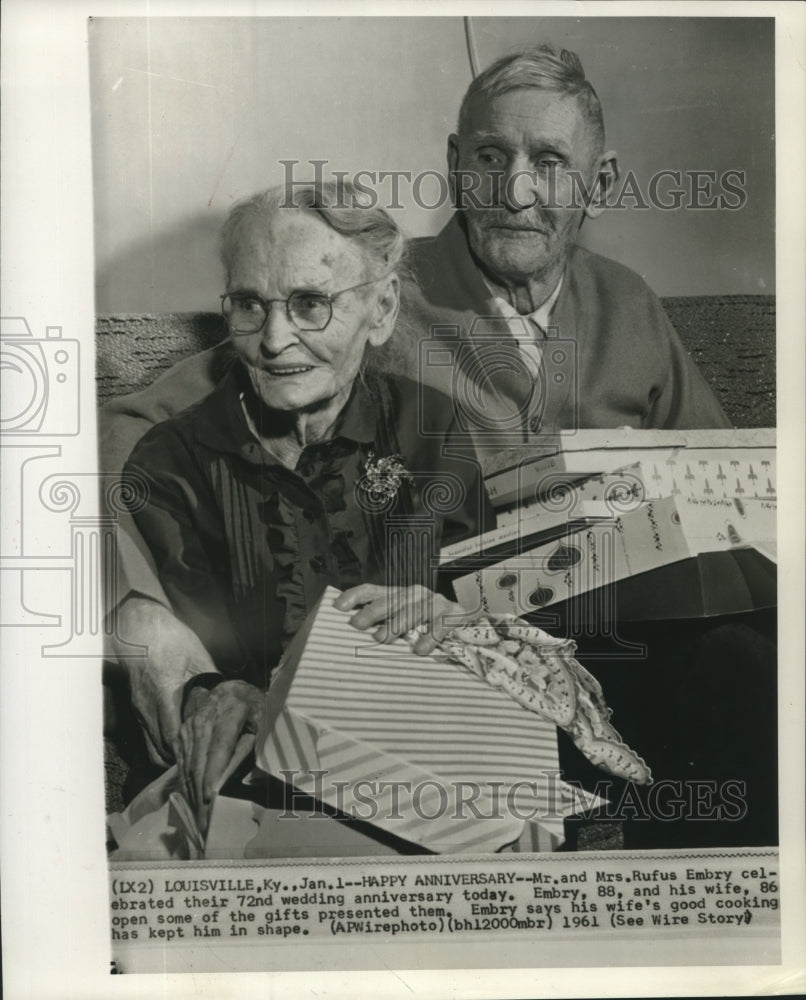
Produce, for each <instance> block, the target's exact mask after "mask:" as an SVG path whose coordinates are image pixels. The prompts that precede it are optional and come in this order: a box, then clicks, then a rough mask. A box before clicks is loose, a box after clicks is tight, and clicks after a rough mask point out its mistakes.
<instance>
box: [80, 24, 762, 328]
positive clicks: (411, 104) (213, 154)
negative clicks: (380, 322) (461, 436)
mask: <svg viewBox="0 0 806 1000" xmlns="http://www.w3.org/2000/svg"><path fill="white" fill-rule="evenodd" d="M471 24H472V30H473V33H474V36H475V40H476V49H477V53H478V58H479V64H480V66H482V67H484V66H486V65H488V64H489V63H490V62H492V61H493V60H494V59H495V58H497V57H498V56H499V55H502V54H504V53H506V52H510V51H513V50H515V49H518V48H521V47H524V46H526V45H529V44H537V43H539V42H541V41H553V42H554V43H556V44H557V45H559V46H562V47H567V48H571V49H573V50H574V51H576V52H577V53H578V54H579V55H580V57H581V59H582V62H583V65H584V66H585V70H586V73H587V76H588V78H589V79H590V80H591V82H592V83H593V85H594V87H595V88H596V90H597V92H598V94H599V97H600V99H601V101H602V104H603V107H604V113H605V126H606V130H607V145H608V147H612V148H615V149H616V150H617V151H618V153H619V160H620V165H621V169H622V174H624V173H626V171H628V170H632V171H634V173H635V175H636V176H637V177H638V179H639V181H640V182H641V185H642V188H643V190H644V191H645V190H646V185H647V184H648V181H649V178H650V177H651V176H652V174H653V173H655V172H656V171H658V170H662V169H670V170H674V169H678V170H682V171H685V170H714V171H716V172H717V174H718V175H721V174H722V173H723V172H724V171H726V170H729V169H737V170H744V171H745V172H746V174H747V180H746V185H745V186H746V192H747V203H746V205H745V206H744V208H743V209H742V210H740V211H708V210H691V209H689V210H682V209H681V210H678V211H665V212H664V211H659V210H658V209H650V210H648V211H643V210H635V209H630V210H626V211H617V210H610V211H608V212H607V213H605V215H604V216H603V217H602V218H601V219H599V220H597V221H596V222H594V223H587V224H586V225H585V227H584V228H583V233H582V239H581V242H583V243H584V244H585V245H587V246H589V247H591V248H592V249H594V250H597V251H599V252H600V253H604V254H606V255H608V256H610V257H613V258H615V259H617V260H619V261H621V262H623V263H625V264H627V265H628V266H630V267H632V268H633V269H635V270H636V271H638V272H639V273H640V274H642V275H643V276H644V277H645V278H646V279H647V281H648V282H649V284H650V285H651V286H652V287H653V288H654V289H655V291H656V292H657V293H658V294H659V295H697V294H714V295H716V294H730V293H746V294H755V293H771V292H774V290H775V288H774V249H775V234H774V179H775V154H774V54H773V22H772V20H771V19H761V18H741V19H738V18H645V17H638V18H622V17H619V18H601V17H596V18H580V19H576V18H550V17H532V18H473V19H472V21H471ZM89 37H90V73H91V80H90V82H91V93H92V135H93V175H94V198H95V256H96V264H97V282H96V308H97V311H98V312H100V313H127V312H128V313H131V312H134V313H140V312H154V313H159V312H170V311H184V310H216V309H217V308H218V294H219V293H220V292H221V291H222V290H223V287H222V277H221V270H220V266H219V263H218V259H217V247H216V236H217V230H218V227H219V226H220V224H221V221H222V219H223V217H224V215H225V214H226V212H227V210H228V208H229V206H230V205H231V204H232V203H233V201H235V200H237V199H239V198H241V197H243V196H245V195H248V194H251V193H252V192H254V191H256V190H258V189H260V188H263V187H267V186H269V185H270V184H273V183H279V182H281V181H282V180H283V179H284V176H285V175H284V171H283V168H282V166H281V165H280V160H282V159H297V160H300V161H301V164H300V166H299V167H297V168H296V174H295V176H298V177H301V178H305V177H309V176H310V174H311V168H310V167H309V166H308V165H307V162H306V161H308V160H311V159H326V160H328V163H329V165H330V167H331V168H332V169H335V170H346V171H349V172H350V173H354V172H355V171H357V170H359V169H368V170H375V171H381V170H408V171H411V172H412V174H417V173H418V172H420V171H424V170H433V169H438V170H440V171H444V169H445V141H446V138H447V135H448V133H449V132H450V131H452V130H453V128H454V126H455V120H456V114H457V111H458V108H459V103H460V101H461V97H462V94H463V93H464V91H465V89H466V87H467V85H468V84H469V82H470V79H471V77H470V68H469V61H468V56H467V49H466V43H465V35H464V27H463V23H462V19H461V18H457V17H452V18H444V17H436V18H422V17H418V18H392V17H383V18H368V17H361V18H281V17H278V18H260V19H251V18H187V19H177V18H148V19H147V18H125V19H118V18H115V19H104V18H102V19H93V20H92V22H91V24H90V31H89ZM389 190H390V188H389V182H388V181H386V182H385V183H384V184H383V185H380V184H379V191H380V192H381V193H382V194H384V193H388V192H389ZM435 190H436V186H435V184H434V182H433V181H432V182H430V186H429V185H426V186H424V188H423V194H424V196H425V197H429V198H433V197H434V192H435ZM64 196H65V197H69V192H67V191H66V192H65V193H64ZM401 202H402V203H403V205H404V208H403V209H401V210H398V211H397V212H396V213H395V214H396V217H397V218H398V221H399V222H400V224H401V225H402V226H403V227H404V229H405V230H406V232H407V233H408V234H409V235H412V236H417V235H425V234H429V233H434V232H437V231H438V230H439V228H440V227H441V226H442V225H443V224H444V222H445V221H446V219H447V218H448V217H449V215H450V207H449V206H445V207H443V208H442V209H440V210H432V211H428V210H426V209H423V208H419V207H418V206H417V205H416V204H415V203H414V201H413V199H412V197H411V189H410V187H409V186H407V185H406V184H402V185H401Z"/></svg>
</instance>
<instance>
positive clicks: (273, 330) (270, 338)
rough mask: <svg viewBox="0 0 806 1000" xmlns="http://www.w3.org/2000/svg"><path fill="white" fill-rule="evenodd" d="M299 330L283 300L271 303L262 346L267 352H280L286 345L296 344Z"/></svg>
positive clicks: (273, 353) (264, 326) (261, 339)
mask: <svg viewBox="0 0 806 1000" xmlns="http://www.w3.org/2000/svg"><path fill="white" fill-rule="evenodd" d="M298 340H299V330H298V329H297V326H296V324H295V323H294V322H293V320H292V319H291V317H290V316H289V315H288V312H287V311H286V307H285V304H284V303H282V302H272V303H270V304H269V315H268V316H267V317H266V322H265V323H264V325H263V334H262V336H261V338H260V348H261V350H262V351H263V352H264V353H265V354H271V355H276V354H280V353H281V352H282V351H283V350H285V348H286V347H290V346H291V345H292V344H296V343H297V342H298Z"/></svg>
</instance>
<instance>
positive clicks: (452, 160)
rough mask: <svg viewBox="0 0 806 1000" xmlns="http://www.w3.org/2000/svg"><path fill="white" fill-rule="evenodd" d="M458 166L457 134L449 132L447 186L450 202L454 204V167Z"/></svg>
mask: <svg viewBox="0 0 806 1000" xmlns="http://www.w3.org/2000/svg"><path fill="white" fill-rule="evenodd" d="M458 166H459V136H458V135H456V133H455V132H451V134H450V135H449V136H448V188H449V190H450V192H451V202H452V204H454V205H455V204H456V169H457V167H458Z"/></svg>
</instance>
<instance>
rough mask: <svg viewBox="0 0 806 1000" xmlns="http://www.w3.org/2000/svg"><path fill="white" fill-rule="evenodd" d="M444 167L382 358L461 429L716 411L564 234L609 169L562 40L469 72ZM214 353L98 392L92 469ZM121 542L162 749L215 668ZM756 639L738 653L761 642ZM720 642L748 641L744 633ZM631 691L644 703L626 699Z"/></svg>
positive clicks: (696, 381) (151, 720)
mask: <svg viewBox="0 0 806 1000" xmlns="http://www.w3.org/2000/svg"><path fill="white" fill-rule="evenodd" d="M448 166H449V170H450V176H451V183H452V186H453V190H454V194H455V199H456V204H457V208H458V211H457V212H456V214H455V215H454V217H453V218H452V219H451V221H450V222H449V223H448V225H447V226H446V227H445V229H444V230H443V231H442V232H441V233H440V234H439V235H438V236H436V237H434V238H428V239H418V240H414V241H412V243H411V244H410V264H411V267H412V269H413V273H414V278H415V280H414V281H412V282H409V283H407V285H406V286H405V287H404V288H403V296H402V298H403V303H402V309H403V313H404V319H403V322H402V324H401V326H402V330H401V333H403V334H404V335H405V334H408V337H409V341H408V343H407V346H406V347H405V349H404V350H403V351H402V352H401V351H400V337H398V338H397V339H398V346H397V349H396V352H395V358H394V359H391V358H390V359H388V362H389V364H390V365H394V366H395V368H396V369H397V370H398V371H400V372H401V373H402V374H407V375H410V376H411V375H414V376H415V377H417V378H419V379H421V380H422V381H423V382H426V383H430V384H433V385H436V386H437V387H439V388H442V389H443V390H447V391H449V392H452V393H453V395H454V401H455V406H456V408H457V413H458V415H459V416H460V417H462V416H464V417H465V418H466V423H467V424H468V429H469V430H470V431H471V432H474V433H475V432H478V431H479V430H481V431H485V432H493V433H496V432H497V431H499V430H503V431H504V432H505V438H506V440H508V441H510V442H511V441H513V439H515V440H518V439H520V440H528V439H529V438H530V437H531V436H532V435H533V434H534V433H535V432H538V431H539V432H540V433H541V434H546V433H549V432H551V431H553V430H557V429H564V428H575V427H602V428H605V427H620V426H630V427H637V428H690V427H724V426H727V425H728V421H727V419H726V417H725V415H724V413H723V412H722V409H721V407H720V405H719V403H718V402H717V401H716V398H715V397H714V395H713V393H712V392H711V390H710V388H709V387H708V385H707V384H706V382H705V380H704V379H703V377H702V375H701V374H700V373H699V372H698V370H697V368H696V366H695V365H694V363H693V362H692V361H691V359H690V358H689V357H688V355H687V354H686V352H685V350H684V349H683V347H682V345H681V343H680V340H679V338H678V336H677V334H676V333H675V331H674V329H673V328H672V326H671V324H670V322H669V320H668V319H667V317H666V316H665V314H664V312H663V309H662V307H661V306H660V303H659V302H658V300H657V298H656V297H655V296H654V295H653V293H652V292H651V291H650V290H649V288H648V287H647V286H646V284H645V283H644V282H643V281H642V279H641V278H639V277H638V276H637V275H636V274H634V273H633V272H631V271H629V270H628V269H627V268H625V267H623V266H622V265H620V264H617V263H615V262H613V261H610V260H607V259H605V258H603V257H600V256H598V255H596V254H593V253H590V252H588V251H586V250H584V249H582V248H580V247H577V246H576V245H575V241H576V239H577V236H578V234H579V230H580V227H581V226H582V224H583V223H584V221H585V219H593V218H596V217H597V216H598V215H600V214H601V212H602V211H603V208H604V200H605V197H606V194H607V191H608V189H609V187H610V185H611V184H612V183H613V182H614V181H615V179H616V178H617V176H618V173H617V164H616V156H615V153H613V152H612V151H608V150H606V149H605V146H604V127H603V122H602V112H601V108H600V105H599V101H598V98H597V97H596V94H595V92H594V90H593V88H592V87H591V85H590V83H589V82H588V81H587V80H586V79H585V76H584V72H583V70H582V67H581V65H580V63H579V60H578V58H577V57H576V56H575V55H573V54H572V53H569V52H565V51H564V52H562V53H561V54H559V55H557V54H556V53H555V52H554V51H553V50H551V49H550V48H548V47H542V48H540V49H537V50H534V51H531V52H527V53H523V54H519V55H514V56H508V57H506V58H504V59H501V60H499V61H498V62H497V63H495V64H493V65H492V66H491V67H489V68H488V69H487V70H486V71H485V72H484V73H482V74H481V75H480V76H479V77H478V78H477V79H476V80H474V82H473V83H472V84H471V86H470V88H469V90H468V92H467V94H466V96H465V98H464V100H463V103H462V107H461V111H460V116H459V124H458V129H457V133H456V134H455V135H451V136H450V137H449V139H448ZM555 348H559V349H558V350H555ZM229 353H230V348H229V346H228V345H226V344H224V345H220V346H219V347H217V348H215V349H213V350H211V351H208V352H206V353H204V354H201V355H197V356H195V357H193V358H191V359H189V360H187V361H185V362H182V363H180V364H179V365H177V366H175V367H174V368H173V369H171V371H169V372H168V373H167V374H166V375H165V376H163V378H161V379H160V380H159V381H158V382H156V383H155V384H154V385H152V386H151V387H149V388H148V389H146V390H145V391H143V392H141V393H138V394H137V395H135V396H132V397H128V398H126V399H123V400H119V401H118V402H117V403H115V404H113V405H112V406H111V407H109V408H108V409H107V411H106V413H105V415H104V420H103V423H102V427H101V430H102V462H103V465H102V467H103V468H104V470H105V471H113V470H115V469H118V468H120V467H121V466H122V463H123V461H124V460H125V458H126V456H127V454H128V453H129V451H130V450H131V448H132V447H133V446H134V444H135V443H136V441H137V440H138V439H139V437H140V436H141V435H142V434H143V433H144V432H145V430H147V429H148V427H149V426H150V425H151V424H153V423H156V422H158V421H160V420H162V419H165V418H166V417H168V416H171V415H172V414H174V413H176V412H178V411H180V410H182V409H184V408H185V407H187V406H188V405H190V404H191V403H193V402H195V401H196V400H198V399H200V398H201V397H203V396H205V395H206V394H207V393H208V392H209V391H210V390H211V389H212V388H213V387H214V385H215V384H216V381H217V379H218V373H219V372H220V371H221V370H223V369H224V368H225V367H226V364H227V360H228V357H229ZM558 358H562V359H564V360H562V361H558V360H557V359H558ZM552 366H557V368H558V370H556V371H555V370H554V368H553V367H552ZM121 545H122V555H123V559H122V564H123V566H124V570H125V575H124V579H122V580H121V582H120V589H119V594H118V597H119V598H121V599H122V601H121V603H120V605H119V608H118V634H119V635H120V637H121V638H122V639H124V640H128V641H130V642H135V643H144V644H147V646H148V656H147V657H145V658H140V659H136V658H130V657H128V656H127V655H126V654H127V650H126V649H125V648H121V649H120V650H118V652H119V654H120V656H121V659H122V662H123V663H124V665H125V667H126V669H127V673H128V677H129V680H130V685H131V693H132V700H133V704H134V706H135V709H136V711H137V712H138V714H139V715H140V717H141V720H142V723H143V726H144V730H145V733H146V737H147V740H148V743H149V749H150V752H151V755H152V757H153V758H154V759H155V760H160V761H163V762H167V761H169V760H171V759H172V756H173V743H174V740H175V737H176V733H177V729H178V726H179V724H180V719H179V704H180V697H181V691H182V688H183V685H184V684H185V682H186V681H187V679H188V678H189V677H191V676H192V675H194V674H195V673H201V672H209V671H211V670H213V669H214V668H213V666H212V664H211V663H210V661H209V657H208V655H207V653H206V651H205V649H204V648H203V647H202V646H201V644H200V643H199V641H198V640H197V638H196V636H195V635H194V634H193V633H191V632H189V630H187V629H186V628H185V627H184V626H183V625H181V624H180V623H179V622H178V621H177V620H176V619H175V618H174V616H173V615H172V613H171V611H170V609H169V607H168V605H167V602H166V601H165V599H164V597H163V596H162V594H161V592H160V590H159V587H158V585H157V583H156V580H155V576H154V573H153V569H152V568H151V567H149V565H148V560H147V555H146V554H145V553H144V552H143V550H142V547H141V546H140V543H139V540H138V538H137V535H136V532H134V529H133V528H132V529H131V532H129V533H127V532H124V534H123V537H122V541H121ZM641 638H642V636H640V635H639V636H638V639H641ZM699 640H700V637H699V633H698V632H697V634H695V635H694V636H693V637H692V636H685V637H683V639H681V643H680V644H678V646H679V648H680V649H682V648H683V646H684V645H685V644H686V643H688V646H687V647H686V648H690V650H691V651H694V650H699V649H700V647H701V643H700V641H699ZM759 642H762V640H759ZM764 643H767V640H766V639H765V640H763V642H762V646H763V648H761V649H760V650H759V651H757V653H756V654H753V655H756V656H757V657H758V658H762V659H763V658H764V657H765V656H767V657H768V656H770V655H774V652H773V653H772V654H771V653H770V649H771V645H770V644H769V643H767V644H766V645H765V644H764ZM661 645H662V646H664V647H665V646H668V643H666V635H665V633H664V636H663V637H662V639H661ZM735 648H736V653H737V655H740V654H741V653H742V650H743V651H744V653H745V654H747V655H751V654H749V653H748V652H747V650H748V645H747V643H745V644H744V646H742V643H741V641H739V642H737V643H736V645H735ZM699 655H700V653H696V656H699ZM691 656H695V653H694V652H691ZM696 656H695V658H696ZM706 656H707V654H702V656H701V659H702V658H703V657H706ZM675 662H677V661H675ZM692 662H693V661H692ZM698 662H699V661H698ZM672 666H673V665H672ZM634 707H635V710H636V712H635V714H636V715H637V716H641V717H642V718H644V719H646V706H645V705H643V704H641V702H640V699H639V701H638V703H637V704H636V705H635V706H634ZM619 717H620V718H621V719H624V717H625V716H624V714H623V713H621V714H620V716H619ZM625 735H626V734H625ZM639 739H640V734H639ZM636 745H638V746H640V743H636Z"/></svg>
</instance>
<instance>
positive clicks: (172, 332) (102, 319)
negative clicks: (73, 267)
mask: <svg viewBox="0 0 806 1000" xmlns="http://www.w3.org/2000/svg"><path fill="white" fill-rule="evenodd" d="M663 304H664V306H665V308H666V311H667V312H668V314H669V318H670V319H671V321H672V323H673V324H674V326H675V328H676V329H677V331H678V333H679V334H680V337H681V339H682V341H683V343H684V344H685V346H686V349H687V350H688V352H689V353H690V354H691V356H692V357H693V358H694V360H695V361H696V362H697V364H698V366H699V367H700V369H701V371H702V372H703V374H704V375H705V377H706V378H707V379H708V380H709V382H710V383H711V385H712V386H713V387H714V389H715V390H716V392H717V395H718V396H719V398H720V399H721V401H722V405H723V406H724V408H725V411H726V413H727V414H728V416H729V417H730V418H731V420H732V421H733V423H734V424H736V425H737V426H739V427H772V426H774V425H775V299H774V297H773V296H770V295H712V296H697V297H690V298H669V299H664V300H663ZM96 329H97V334H98V336H97V341H96V349H97V380H98V401H99V402H100V403H104V402H107V401H108V400H110V399H112V398H114V397H116V396H120V395H123V394H125V393H127V392H132V391H134V390H135V389H140V388H142V387H144V386H146V385H148V384H149V383H150V382H152V381H153V380H154V379H155V378H156V377H157V375H159V374H160V373H161V372H162V371H164V370H165V369H166V368H169V367H170V366H171V365H172V364H173V363H174V362H176V361H178V360H180V359H181V358H183V357H186V356H187V355H189V354H193V353H194V352H195V351H199V350H203V349H204V348H205V347H210V346H211V345H213V344H215V343H217V342H218V341H219V340H221V339H222V338H223V337H224V336H225V334H226V330H225V328H224V323H223V320H222V318H221V317H220V316H218V315H216V314H214V313H166V314H164V315H160V316H145V315H132V316H99V317H98V320H97V327H96Z"/></svg>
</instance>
